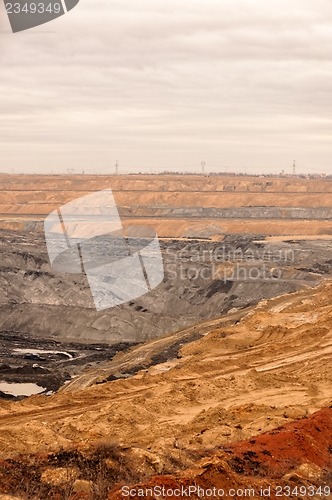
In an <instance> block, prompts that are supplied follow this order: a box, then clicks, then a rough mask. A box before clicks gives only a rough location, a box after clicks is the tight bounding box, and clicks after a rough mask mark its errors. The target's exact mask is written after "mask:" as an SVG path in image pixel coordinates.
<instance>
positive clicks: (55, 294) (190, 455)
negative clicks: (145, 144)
mask: <svg viewBox="0 0 332 500" xmlns="http://www.w3.org/2000/svg"><path fill="white" fill-rule="evenodd" d="M105 189H112V192H113V195H114V199H115V202H116V205H117V209H118V212H119V215H120V218H121V221H122V223H123V226H124V227H125V228H129V227H132V226H148V227H149V228H152V229H154V230H155V231H156V233H157V235H158V240H159V244H160V249H161V255H162V260H163V268H164V279H163V280H162V282H161V283H160V284H159V285H158V286H156V287H155V288H153V289H152V290H151V291H150V292H149V293H146V294H144V295H142V296H140V297H139V298H136V299H133V300H130V301H128V302H126V303H124V304H120V305H118V306H116V307H113V308H109V309H104V310H99V311H98V310H96V308H95V305H94V301H93V297H92V294H91V289H90V287H89V282H88V279H87V276H86V275H85V274H84V273H81V274H67V273H64V272H60V271H56V270H54V269H53V268H52V267H51V265H50V261H49V256H48V251H47V246H46V241H45V235H44V230H43V227H44V225H43V224H44V220H45V218H46V217H47V216H48V215H49V214H50V213H51V212H53V211H54V210H58V209H59V207H61V206H62V205H64V204H66V203H68V202H70V201H73V200H76V199H78V198H80V197H83V196H85V195H87V194H91V193H95V192H97V191H101V190H105ZM0 192H1V198H0V252H1V262H0V339H1V343H0V445H1V446H0V499H1V498H2V499H4V500H5V499H8V500H10V499H14V498H16V499H27V498H30V499H41V500H44V499H48V498H52V499H53V498H54V499H58V500H69V499H70V500H78V499H83V498H85V499H90V500H92V499H97V500H98V499H100V500H102V499H114V500H115V499H119V500H120V499H123V498H124V497H126V496H128V497H130V498H134V497H135V496H137V497H138V496H140V497H142V496H144V495H143V494H142V492H143V493H144V492H146V491H148V492H149V493H148V494H147V496H146V497H149V498H155V499H156V500H157V499H160V498H170V499H171V498H186V497H187V496H188V495H187V489H186V488H189V487H192V489H191V490H190V496H191V498H197V499H198V498H202V497H204V498H208V497H211V495H210V493H209V492H210V490H211V489H212V491H213V488H215V494H212V496H213V497H214V498H227V497H228V498H236V499H237V498H243V496H256V497H264V496H265V497H269V498H272V499H274V498H278V497H282V496H283V497H284V496H287V497H289V498H302V499H307V498H316V499H325V498H331V494H330V488H332V370H331V357H332V334H331V331H332V330H331V328H332V180H329V179H321V178H320V179H306V178H301V177H293V178H291V177H287V178H286V177H272V176H269V177H263V176H253V177H249V176H231V175H228V176H226V175H225V176H221V175H220V176H219V175H210V176H203V175H197V176H194V175H121V176H115V175H110V176H88V175H81V176H78V175H62V176H61V175H59V176H51V175H48V176H47V175H38V176H32V175H31V176H29V175H4V174H1V175H0ZM194 487H195V488H196V490H194V489H193V488H194ZM198 487H199V488H201V490H199V489H198ZM158 488H159V489H158ZM163 488H164V490H163ZM167 491H168V493H169V494H168V493H167ZM128 492H130V493H129V494H128V495H126V493H128ZM264 492H265V493H264ZM150 493H151V495H150ZM178 493H179V494H178Z"/></svg>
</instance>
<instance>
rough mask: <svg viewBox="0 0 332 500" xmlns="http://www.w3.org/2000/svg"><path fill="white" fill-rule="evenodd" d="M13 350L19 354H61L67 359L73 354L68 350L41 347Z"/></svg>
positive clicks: (71, 357)
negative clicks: (48, 349)
mask: <svg viewBox="0 0 332 500" xmlns="http://www.w3.org/2000/svg"><path fill="white" fill-rule="evenodd" d="M13 352H16V353H20V354H63V355H64V356H67V357H68V358H69V359H73V356H72V355H71V354H69V352H65V351H45V350H43V349H13Z"/></svg>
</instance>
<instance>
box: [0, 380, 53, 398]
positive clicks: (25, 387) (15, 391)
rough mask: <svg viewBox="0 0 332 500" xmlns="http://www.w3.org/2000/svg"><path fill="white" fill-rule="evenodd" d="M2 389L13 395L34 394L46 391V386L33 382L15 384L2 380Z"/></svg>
mask: <svg viewBox="0 0 332 500" xmlns="http://www.w3.org/2000/svg"><path fill="white" fill-rule="evenodd" d="M0 391H2V392H4V393H5V394H11V395H12V396H32V395H33V394H40V393H41V392H43V391H45V388H44V387H40V386H39V385H37V384H32V383H22V384H15V383H9V382H0Z"/></svg>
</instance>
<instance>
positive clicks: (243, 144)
mask: <svg viewBox="0 0 332 500" xmlns="http://www.w3.org/2000/svg"><path fill="white" fill-rule="evenodd" d="M1 7H2V5H1ZM0 30H1V31H2V33H1V34H0V64H1V80H0V91H1V92H0V110H1V113H0V148H1V157H2V161H1V165H2V168H1V170H3V171H11V169H14V171H16V172H48V171H51V170H53V172H63V171H66V169H67V168H75V169H76V171H80V170H81V169H85V171H86V172H93V171H94V170H95V171H96V172H100V173H102V172H105V173H106V172H112V169H113V165H114V163H115V160H119V161H120V165H122V166H123V168H125V167H127V168H128V169H129V168H131V167H132V168H133V169H135V168H136V169H137V168H141V169H142V170H143V168H152V169H155V168H180V167H183V168H185V167H187V166H193V168H194V167H197V168H199V165H200V162H201V161H202V160H205V161H206V164H207V167H210V168H213V167H221V168H223V167H224V166H226V165H228V166H229V168H230V169H232V168H233V169H234V170H237V169H240V168H242V169H243V168H244V167H245V166H247V167H248V171H261V170H264V169H265V171H271V172H273V171H274V169H275V170H276V171H280V170H281V169H282V168H285V167H287V166H289V169H290V165H291V163H292V160H293V159H294V158H296V160H297V163H298V165H299V166H300V165H302V166H303V167H308V168H309V167H313V168H320V169H321V170H324V171H326V172H329V173H332V169H331V168H330V165H331V159H332V154H331V151H330V150H331V147H330V137H331V131H332V130H331V129H332V125H331V109H330V105H329V102H330V83H331V77H332V58H331V56H332V4H331V3H330V2H329V1H325V0H324V1H323V0H318V1H316V2H315V3H314V4H313V3H312V2H311V1H309V0H293V1H292V2H286V1H285V0H278V1H277V0H270V1H269V2H263V0H260V1H258V0H236V1H234V0H233V1H230V0H204V1H203V0H190V1H187V0H181V1H180V2H179V1H174V0H169V1H168V2H167V3H165V2H160V1H159V0H151V1H149V0H141V1H140V2H133V1H129V0H121V1H112V0H81V1H80V3H79V5H78V6H77V7H76V8H75V9H74V10H73V11H71V12H70V13H68V14H67V15H66V16H63V17H61V18H59V19H58V20H56V21H53V22H52V23H49V24H48V25H44V26H42V27H40V28H36V29H34V30H31V31H29V32H23V33H18V34H15V35H13V34H11V33H9V23H8V21H7V19H6V17H5V12H4V9H1V13H0ZM6 31H7V32H6ZM52 31H53V33H52ZM269 168H270V170H269ZM289 171H290V170H289ZM304 171H306V170H304Z"/></svg>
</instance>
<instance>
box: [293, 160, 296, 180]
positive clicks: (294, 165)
mask: <svg viewBox="0 0 332 500" xmlns="http://www.w3.org/2000/svg"><path fill="white" fill-rule="evenodd" d="M293 177H296V164H295V160H294V161H293Z"/></svg>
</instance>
